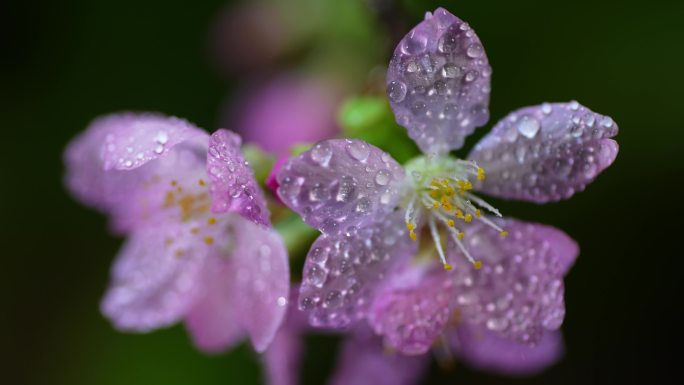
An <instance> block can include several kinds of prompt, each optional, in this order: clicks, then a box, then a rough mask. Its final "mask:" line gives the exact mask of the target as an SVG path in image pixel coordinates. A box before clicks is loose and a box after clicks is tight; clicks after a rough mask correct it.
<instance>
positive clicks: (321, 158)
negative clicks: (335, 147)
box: [310, 142, 333, 167]
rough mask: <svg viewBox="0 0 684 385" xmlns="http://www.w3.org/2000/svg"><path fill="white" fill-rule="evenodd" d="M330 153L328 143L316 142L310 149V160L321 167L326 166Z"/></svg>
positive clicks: (330, 156)
mask: <svg viewBox="0 0 684 385" xmlns="http://www.w3.org/2000/svg"><path fill="white" fill-rule="evenodd" d="M332 153H333V152H332V149H331V148H330V145H329V144H328V143H325V142H323V143H318V144H317V145H315V146H314V147H313V148H312V149H311V153H310V155H311V160H313V161H314V162H316V163H318V164H319V165H321V166H323V167H327V166H328V162H330V158H332Z"/></svg>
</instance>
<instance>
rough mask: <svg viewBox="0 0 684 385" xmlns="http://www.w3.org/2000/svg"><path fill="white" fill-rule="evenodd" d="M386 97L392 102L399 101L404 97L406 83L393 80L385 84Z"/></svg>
mask: <svg viewBox="0 0 684 385" xmlns="http://www.w3.org/2000/svg"><path fill="white" fill-rule="evenodd" d="M387 97H389V99H390V100H391V101H392V102H394V103H399V102H401V101H402V100H404V98H405V97H406V84H404V83H402V82H400V81H393V82H390V83H389V84H388V85H387Z"/></svg>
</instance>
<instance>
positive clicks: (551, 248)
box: [451, 220, 578, 345]
mask: <svg viewBox="0 0 684 385" xmlns="http://www.w3.org/2000/svg"><path fill="white" fill-rule="evenodd" d="M497 223H498V224H499V225H500V226H502V227H503V228H505V229H506V230H507V231H508V232H509V233H510V235H509V236H508V237H501V236H500V235H499V233H498V231H496V230H494V229H492V228H490V227H489V226H486V225H484V224H482V223H481V222H478V223H473V224H472V225H471V226H470V228H469V232H467V233H466V236H465V238H464V240H463V241H464V244H465V247H466V248H467V249H468V250H469V252H470V253H471V254H472V256H473V257H474V258H475V259H477V260H480V261H482V269H480V270H475V269H474V268H473V267H472V265H470V264H469V263H467V262H466V261H465V257H464V256H463V255H462V254H461V252H460V251H459V250H458V249H456V248H455V247H454V246H453V245H452V246H451V251H455V252H454V254H455V255H452V256H451V260H452V261H453V262H454V271H453V272H452V276H453V280H454V289H453V290H454V292H455V293H457V296H456V299H455V306H456V309H457V311H458V312H460V314H461V318H462V319H463V321H464V322H467V323H469V324H472V325H478V326H482V327H484V328H486V329H488V330H489V331H491V332H494V333H496V334H497V335H499V336H502V337H505V338H508V339H511V340H514V341H517V342H521V343H527V344H530V345H533V344H535V343H538V341H539V339H540V338H541V337H542V335H543V334H544V333H545V331H546V330H556V329H558V328H559V327H560V326H561V324H562V322H563V318H564V316H565V305H564V301H563V292H564V289H563V275H564V274H565V272H566V271H567V268H568V266H569V265H570V263H569V261H571V260H573V259H574V258H575V257H576V253H577V251H578V248H577V246H576V244H574V242H573V241H572V240H571V239H570V238H569V237H568V236H567V235H565V234H564V233H563V232H561V231H560V230H557V229H554V228H553V227H550V226H544V225H539V224H532V223H525V222H521V221H516V220H506V221H503V220H501V221H498V222H497Z"/></svg>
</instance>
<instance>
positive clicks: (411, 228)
mask: <svg viewBox="0 0 684 385" xmlns="http://www.w3.org/2000/svg"><path fill="white" fill-rule="evenodd" d="M406 228H407V229H408V231H413V229H415V228H416V225H415V224H413V223H411V222H409V223H407V224H406Z"/></svg>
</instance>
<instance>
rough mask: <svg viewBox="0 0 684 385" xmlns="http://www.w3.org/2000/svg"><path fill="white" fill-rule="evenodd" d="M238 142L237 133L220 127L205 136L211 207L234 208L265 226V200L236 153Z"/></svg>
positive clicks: (223, 210) (250, 171)
mask: <svg viewBox="0 0 684 385" xmlns="http://www.w3.org/2000/svg"><path fill="white" fill-rule="evenodd" d="M240 144H241V140H240V137H239V136H238V135H237V134H235V133H233V132H231V131H228V130H224V129H220V130H218V131H216V132H215V133H213V134H212V135H211V138H210V139H209V153H208V156H207V172H208V173H209V178H210V179H211V184H210V187H209V190H210V191H211V197H212V206H211V209H212V211H213V212H215V213H224V212H227V211H237V212H239V213H240V214H241V215H242V216H243V217H245V218H247V219H249V220H251V221H253V222H254V223H259V224H262V225H265V226H269V225H270V221H269V219H268V218H269V212H268V208H267V207H266V199H265V198H264V195H263V194H262V192H261V189H260V188H259V184H258V183H257V181H256V179H254V174H253V173H252V169H251V168H250V167H249V165H248V164H247V162H246V161H245V158H244V157H243V156H242V153H241V152H240Z"/></svg>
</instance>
